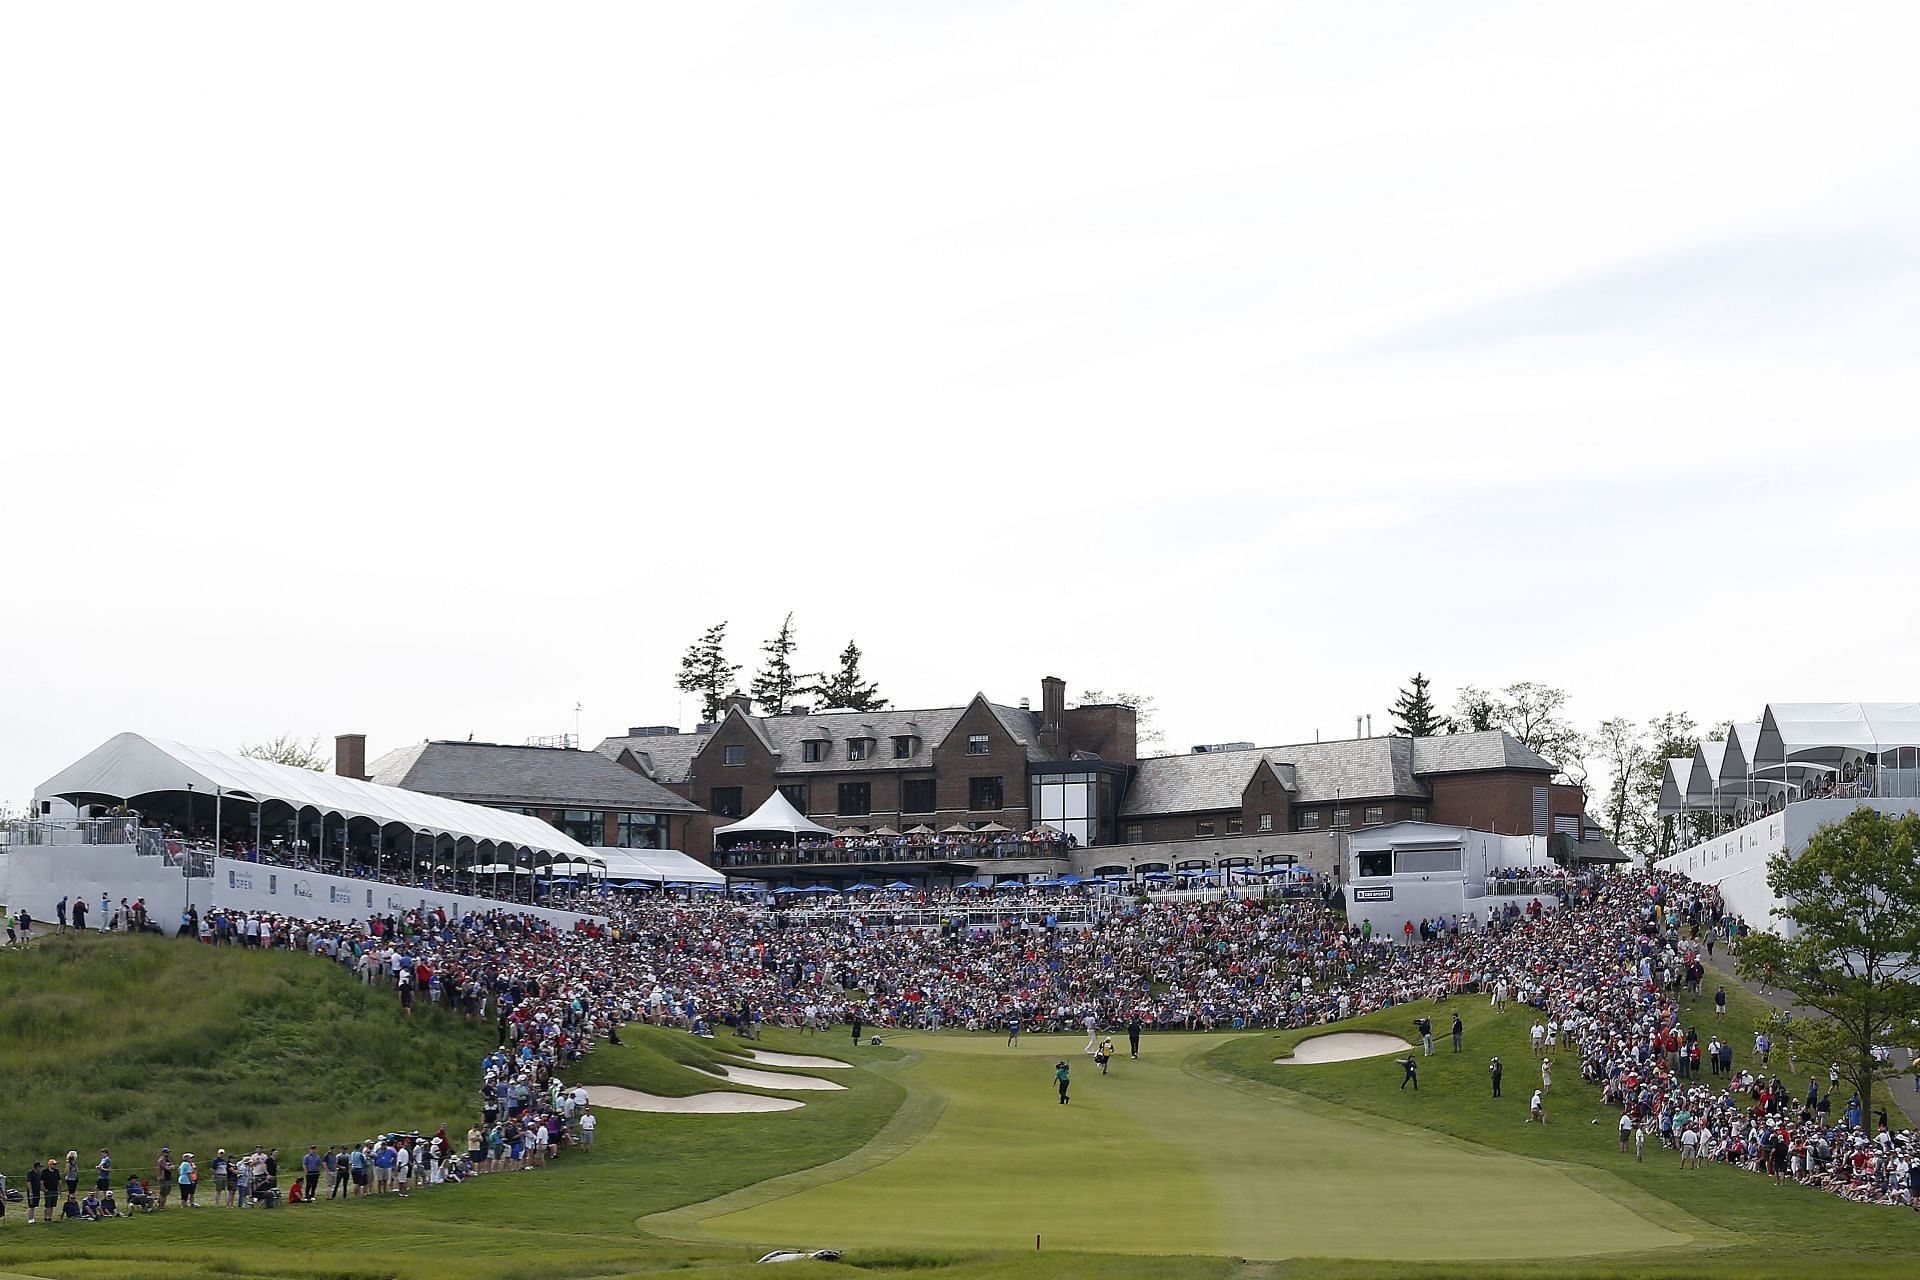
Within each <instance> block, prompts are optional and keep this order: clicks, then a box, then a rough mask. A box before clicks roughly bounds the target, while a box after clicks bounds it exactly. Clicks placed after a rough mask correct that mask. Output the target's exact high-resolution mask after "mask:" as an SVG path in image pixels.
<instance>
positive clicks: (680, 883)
mask: <svg viewBox="0 0 1920 1280" xmlns="http://www.w3.org/2000/svg"><path fill="white" fill-rule="evenodd" d="M666 887H667V888H669V889H691V888H693V886H692V885H690V884H688V883H687V882H686V881H684V880H669V881H667V886H666Z"/></svg>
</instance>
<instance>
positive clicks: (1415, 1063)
mask: <svg viewBox="0 0 1920 1280" xmlns="http://www.w3.org/2000/svg"><path fill="white" fill-rule="evenodd" d="M1400 1066H1401V1069H1402V1070H1404V1071H1405V1072H1406V1074H1405V1075H1403V1076H1401V1077H1400V1087H1401V1088H1402V1089H1405V1088H1406V1087H1407V1086H1408V1085H1412V1086H1413V1091H1414V1092H1415V1093H1418V1092H1420V1059H1418V1058H1416V1057H1414V1056H1413V1055H1412V1054H1408V1055H1407V1056H1406V1057H1404V1058H1402V1059H1400Z"/></svg>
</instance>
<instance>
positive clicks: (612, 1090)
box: [588, 1084, 807, 1116]
mask: <svg viewBox="0 0 1920 1280" xmlns="http://www.w3.org/2000/svg"><path fill="white" fill-rule="evenodd" d="M588 1096H589V1097H590V1098H592V1099H593V1105H594V1106H596V1107H613V1108H614V1109H616V1110H619V1111H669V1112H675V1113H678V1114H681V1115H697V1116H721V1115H739V1114H741V1113H742V1112H752V1111H792V1110H793V1109H794V1108H795V1107H804V1106H806V1105H807V1104H806V1103H804V1102H801V1101H799V1100H798V1099H795V1098H762V1097H759V1096H757V1095H755V1094H751V1093H696V1094H693V1095H691V1096H690V1097H685V1098H663V1097H661V1096H659V1095H658V1094H653V1093H641V1092H640V1091H639V1090H637V1089H622V1088H620V1087H619V1086H617V1085H611V1084H596V1085H593V1086H591V1088H590V1090H589V1092H588Z"/></svg>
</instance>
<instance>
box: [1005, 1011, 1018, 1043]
mask: <svg viewBox="0 0 1920 1280" xmlns="http://www.w3.org/2000/svg"><path fill="white" fill-rule="evenodd" d="M1019 1047H1020V1015H1019V1014H1015V1015H1014V1016H1013V1017H1011V1018H1008V1019H1007V1048H1009V1049H1018V1048H1019Z"/></svg>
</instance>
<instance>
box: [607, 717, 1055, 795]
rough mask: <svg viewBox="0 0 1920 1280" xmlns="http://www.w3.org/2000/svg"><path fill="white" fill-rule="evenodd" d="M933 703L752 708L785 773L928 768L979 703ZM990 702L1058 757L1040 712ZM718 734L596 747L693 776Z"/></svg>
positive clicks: (1028, 744) (756, 727)
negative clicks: (818, 743) (857, 751)
mask: <svg viewBox="0 0 1920 1280" xmlns="http://www.w3.org/2000/svg"><path fill="white" fill-rule="evenodd" d="M972 706H973V704H972V703H971V702H969V703H968V704H967V705H966V706H964V707H930V708H920V709H917V710H911V709H895V708H891V707H889V708H888V709H886V710H885V711H822V712H815V713H811V714H808V715H804V716H747V717H745V719H746V721H747V723H748V725H749V726H750V727H751V728H752V729H753V731H754V732H755V733H756V734H758V735H759V737H760V740H761V741H762V742H765V743H766V744H767V748H768V750H770V751H772V752H773V753H774V754H775V755H776V756H778V757H779V764H778V769H779V771H780V772H781V773H845V772H848V771H849V770H861V771H865V770H889V769H925V768H928V767H930V766H931V765H932V763H933V748H934V747H936V746H938V745H939V744H940V743H941V742H942V741H944V740H945V739H946V737H947V735H948V734H950V733H952V732H953V730H954V728H955V726H957V725H958V724H959V723H960V720H961V717H963V716H965V715H966V714H967V712H968V711H969V710H971V709H972ZM987 708H988V710H990V711H991V712H992V713H993V717H994V719H995V720H997V721H998V722H999V723H1000V727H1001V729H1002V730H1004V731H1005V733H1006V735H1007V736H1008V737H1010V738H1012V739H1013V740H1014V741H1015V742H1017V743H1019V744H1020V745H1021V746H1022V748H1024V750H1025V752H1026V756H1027V759H1028V760H1029V761H1045V760H1051V759H1052V758H1053V757H1052V756H1050V755H1049V754H1047V751H1046V748H1045V747H1044V746H1042V745H1041V742H1040V717H1039V715H1038V713H1036V712H1033V711H1028V710H1024V709H1022V708H1020V707H1003V706H1000V705H999V704H998V703H993V702H989V703H987ZM712 737H713V732H712V731H708V732H705V733H678V734H660V735H658V736H655V737H639V738H608V739H606V740H605V741H604V742H602V743H601V744H600V745H599V746H598V747H597V748H595V750H597V751H598V752H599V753H600V754H601V755H604V756H607V757H608V758H610V759H611V758H616V757H618V756H619V754H620V751H621V749H622V748H625V749H627V750H629V751H632V752H633V753H634V754H635V755H636V756H638V757H640V759H641V762H642V763H644V764H646V765H647V766H648V767H649V769H650V770H651V771H652V773H653V776H654V779H655V780H656V781H659V782H663V783H680V782H685V781H686V779H687V775H688V773H689V772H690V771H691V770H692V767H693V760H694V757H695V756H698V755H699V754H700V751H701V749H702V748H703V747H705V746H706V745H707V743H708V741H709V740H710V739H711V738H712ZM853 737H863V738H872V739H873V740H874V745H873V748H872V753H871V754H870V755H868V757H867V758H866V759H865V760H851V761H850V760H848V759H847V747H846V743H847V739H849V738H853ZM897 737H900V738H904V737H912V738H914V739H916V742H915V744H914V752H913V754H912V755H911V756H908V757H907V758H906V759H904V760H896V759H894V758H893V739H894V738H897ZM810 739H812V740H824V741H829V742H832V743H833V744H834V745H833V750H832V751H831V752H829V753H828V754H827V758H826V759H824V760H819V761H815V762H812V763H809V762H808V761H807V759H806V750H805V748H804V747H803V746H802V745H801V744H802V743H804V742H806V741H808V740H810Z"/></svg>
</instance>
